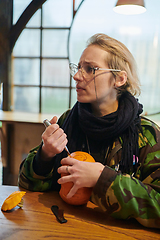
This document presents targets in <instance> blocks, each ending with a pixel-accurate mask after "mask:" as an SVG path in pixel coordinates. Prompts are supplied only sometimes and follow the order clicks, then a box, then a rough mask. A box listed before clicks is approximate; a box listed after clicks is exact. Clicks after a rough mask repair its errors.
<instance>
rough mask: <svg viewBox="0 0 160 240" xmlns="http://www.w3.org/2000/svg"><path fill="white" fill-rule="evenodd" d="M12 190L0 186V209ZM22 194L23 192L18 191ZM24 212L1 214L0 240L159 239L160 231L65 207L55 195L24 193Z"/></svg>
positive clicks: (91, 208)
mask: <svg viewBox="0 0 160 240" xmlns="http://www.w3.org/2000/svg"><path fill="white" fill-rule="evenodd" d="M16 190H19V188H18V187H15V186H5V185H2V186H0V207H1V206H2V204H3V201H4V200H5V199H6V198H7V197H8V196H9V195H10V194H11V193H12V192H14V191H16ZM21 190H23V189H21ZM23 200H24V205H23V208H22V209H21V208H18V207H16V208H15V209H13V210H12V211H9V212H2V211H1V212H0V240H4V239H5V240H17V239H21V240H27V239H32V240H41V239H48V240H51V239H56V240H57V239H60V240H61V239H65V240H66V239H74V240H77V239H83V240H88V239H89V240H90V239H96V240H101V239H112V240H117V239H118V240H121V239H123V240H125V239H126V240H133V239H136V240H137V239H145V240H148V239H150V240H151V239H154V240H156V239H160V230H158V229H148V228H145V227H143V226H142V225H140V224H139V223H138V222H137V221H136V220H134V219H130V220H119V219H114V218H112V217H111V216H107V215H106V214H105V213H104V212H102V211H101V210H100V209H99V208H98V207H96V205H94V204H92V203H91V202H88V204H87V205H84V206H71V205H68V204H67V203H65V202H64V201H63V200H62V199H61V198H60V197H59V194H58V193H57V192H31V191H26V194H25V196H24V197H23ZM52 205H58V206H59V208H60V209H63V210H64V217H65V218H66V219H67V223H63V224H61V223H59V222H58V221H57V219H56V217H55V216H54V214H53V213H52V211H51V206H52Z"/></svg>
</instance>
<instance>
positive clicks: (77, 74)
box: [73, 69, 83, 81]
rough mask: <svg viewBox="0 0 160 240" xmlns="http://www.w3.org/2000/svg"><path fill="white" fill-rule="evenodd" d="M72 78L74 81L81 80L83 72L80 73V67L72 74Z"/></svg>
mask: <svg viewBox="0 0 160 240" xmlns="http://www.w3.org/2000/svg"><path fill="white" fill-rule="evenodd" d="M73 79H74V80H75V81H82V80H83V74H82V70H81V69H79V70H78V72H76V74H75V75H74V76H73Z"/></svg>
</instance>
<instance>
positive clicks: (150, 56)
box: [69, 0, 160, 113]
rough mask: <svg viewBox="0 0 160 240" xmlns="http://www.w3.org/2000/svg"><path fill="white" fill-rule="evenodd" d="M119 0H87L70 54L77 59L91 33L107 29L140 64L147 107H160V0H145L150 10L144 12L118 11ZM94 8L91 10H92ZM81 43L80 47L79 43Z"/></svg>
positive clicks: (76, 24) (148, 109) (76, 23)
mask: <svg viewBox="0 0 160 240" xmlns="http://www.w3.org/2000/svg"><path fill="white" fill-rule="evenodd" d="M116 2H117V0H113V1H110V0H101V1H92V0H87V1H84V2H83V4H82V5H81V7H80V9H79V11H78V12H77V14H76V16H75V20H74V22H73V25H72V28H71V34H70V41H69V58H70V61H71V62H74V63H77V62H78V61H79V58H80V55H81V53H82V51H83V50H84V48H85V47H86V42H87V40H88V38H89V37H91V36H92V35H93V34H95V33H105V34H107V35H109V36H111V37H114V38H116V39H117V40H119V41H121V42H122V43H124V44H125V45H126V46H127V47H128V49H129V50H130V51H131V53H132V54H133V56H134V58H135V60H136V62H137V67H138V74H139V78H140V81H141V85H142V86H141V89H142V93H141V95H140V97H139V100H140V102H142V103H143V105H144V111H146V112H148V113H152V112H156V111H157V110H159V109H160V106H158V105H160V104H159V103H160V94H158V93H157V89H160V70H159V67H158V66H159V59H160V24H159V23H160V15H159V9H160V1H157V0H152V1H150V0H145V6H146V8H147V11H146V12H145V13H143V14H140V15H130V16H129V15H122V14H118V13H115V12H114V11H113V7H114V6H115V4H116ZM88 9H90V11H88ZM77 46H78V47H77Z"/></svg>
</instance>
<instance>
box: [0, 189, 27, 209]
mask: <svg viewBox="0 0 160 240" xmlns="http://www.w3.org/2000/svg"><path fill="white" fill-rule="evenodd" d="M25 194H26V192H24V191H15V192H13V193H11V194H10V195H9V197H7V198H6V199H5V200H4V202H3V205H2V207H1V210H2V211H8V210H11V209H13V208H14V207H16V206H19V207H22V206H23V199H22V197H23V196H24V195H25Z"/></svg>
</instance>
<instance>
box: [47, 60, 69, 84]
mask: <svg viewBox="0 0 160 240" xmlns="http://www.w3.org/2000/svg"><path fill="white" fill-rule="evenodd" d="M69 81H70V75H69V65H68V60H51V59H44V60H43V61H42V85H47V86H69Z"/></svg>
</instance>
